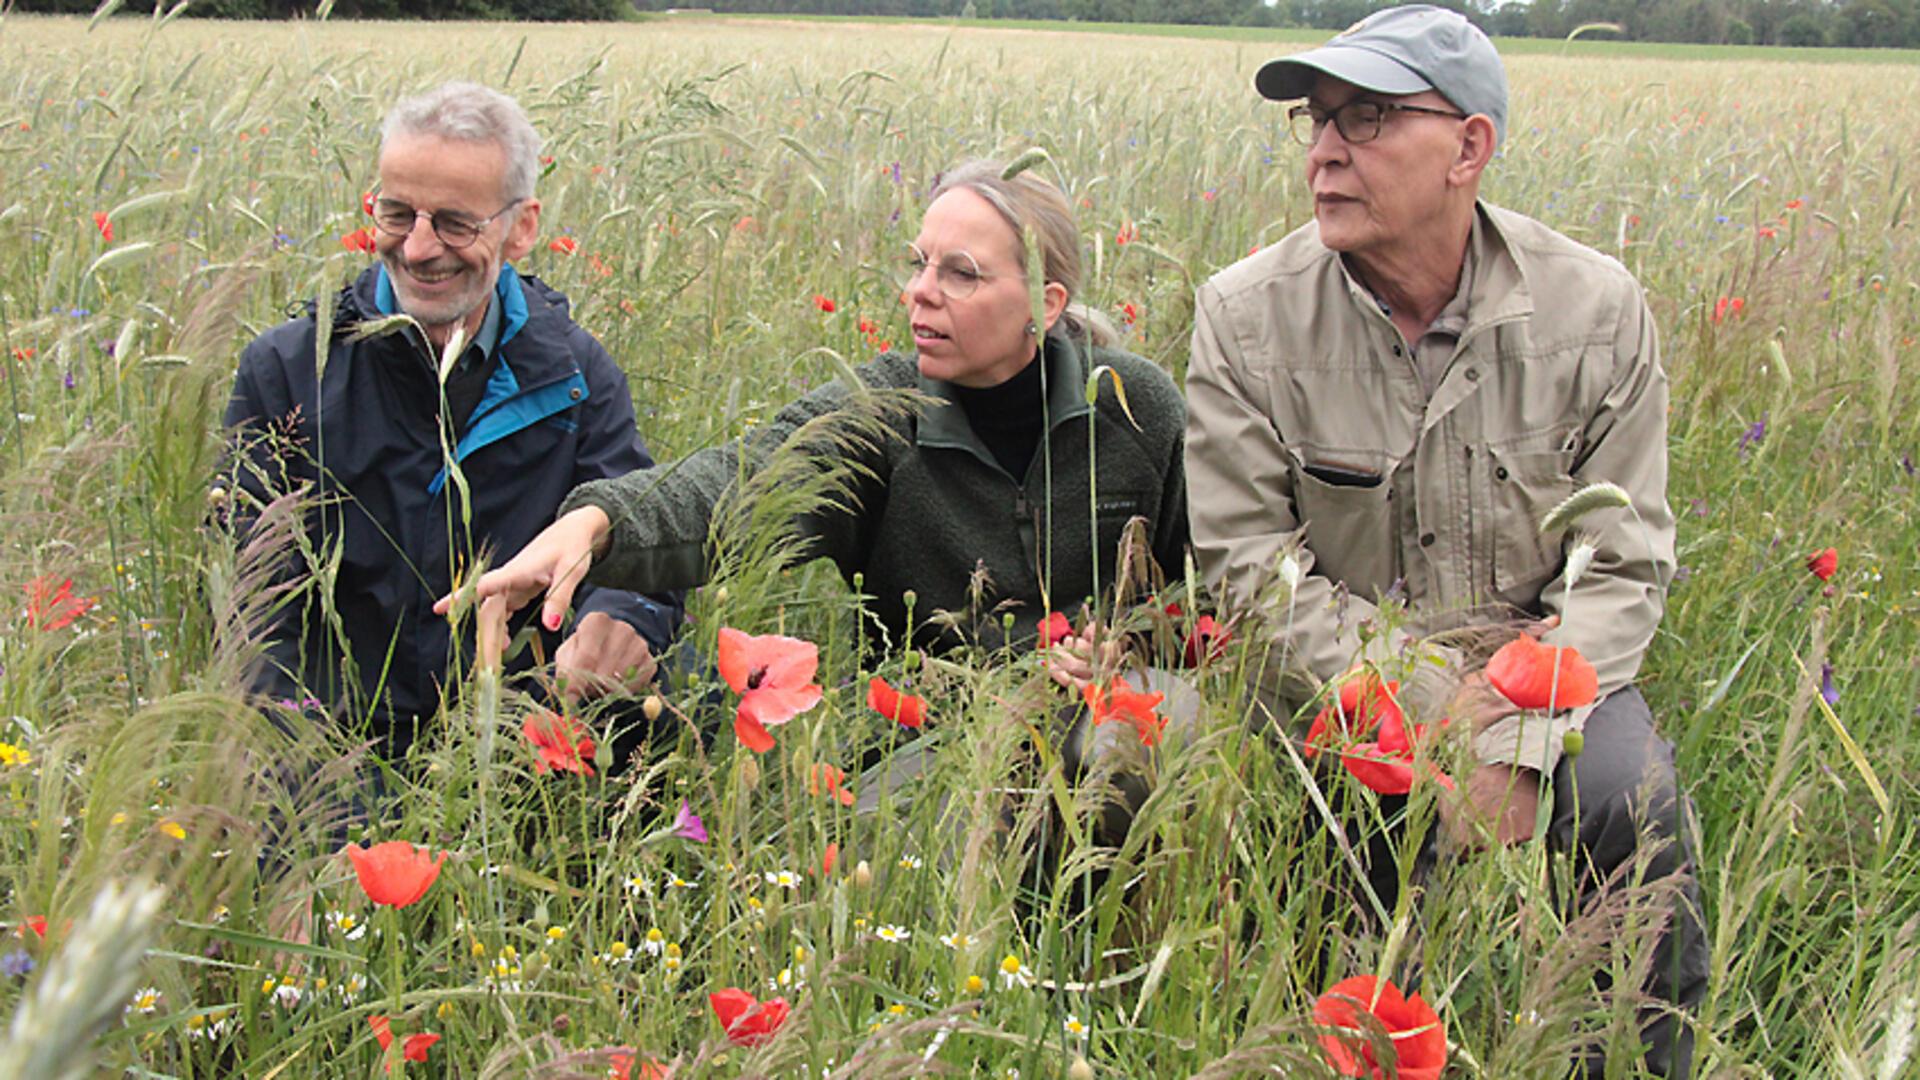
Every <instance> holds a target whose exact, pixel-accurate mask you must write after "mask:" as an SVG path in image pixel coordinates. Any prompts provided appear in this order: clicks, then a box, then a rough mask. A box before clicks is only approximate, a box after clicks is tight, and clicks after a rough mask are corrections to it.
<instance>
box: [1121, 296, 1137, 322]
mask: <svg viewBox="0 0 1920 1080" xmlns="http://www.w3.org/2000/svg"><path fill="white" fill-rule="evenodd" d="M1120 315H1121V317H1122V318H1124V319H1125V320H1126V323H1127V325H1128V326H1132V325H1133V324H1134V323H1136V322H1138V321H1139V320H1140V309H1139V308H1137V307H1134V306H1133V301H1131V300H1129V301H1127V302H1126V303H1124V304H1121V305H1120Z"/></svg>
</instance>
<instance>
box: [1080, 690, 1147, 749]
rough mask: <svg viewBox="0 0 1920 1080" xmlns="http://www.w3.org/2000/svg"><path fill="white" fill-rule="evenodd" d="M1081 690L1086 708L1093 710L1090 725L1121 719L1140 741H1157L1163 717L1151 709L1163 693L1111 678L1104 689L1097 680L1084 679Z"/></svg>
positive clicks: (1142, 743) (1142, 742)
mask: <svg viewBox="0 0 1920 1080" xmlns="http://www.w3.org/2000/svg"><path fill="white" fill-rule="evenodd" d="M1081 694H1082V696H1084V697H1085V698H1086V699H1087V708H1089V709H1091V710H1093V726H1094V727H1099V726H1100V725H1101V724H1104V723H1107V722H1108V721H1112V720H1121V721H1125V722H1126V723H1129V724H1132V725H1133V729H1134V731H1135V732H1137V733H1138V734H1139V736H1140V743H1141V745H1143V746H1153V745H1154V744H1156V743H1158V742H1159V741H1160V733H1161V732H1162V731H1163V730H1165V729H1166V726H1167V721H1166V720H1165V718H1163V717H1162V716H1161V715H1160V714H1159V713H1157V712H1155V711H1154V706H1156V705H1158V704H1160V702H1161V701H1162V700H1163V699H1165V698H1166V695H1165V694H1147V693H1142V692H1141V691H1138V690H1135V689H1134V688H1133V687H1131V686H1128V685H1127V684H1126V683H1124V682H1115V683H1114V684H1113V685H1112V686H1110V687H1107V688H1105V689H1102V688H1101V686H1100V685H1099V684H1098V683H1088V684H1087V685H1086V687H1085V688H1084V689H1082V690H1081Z"/></svg>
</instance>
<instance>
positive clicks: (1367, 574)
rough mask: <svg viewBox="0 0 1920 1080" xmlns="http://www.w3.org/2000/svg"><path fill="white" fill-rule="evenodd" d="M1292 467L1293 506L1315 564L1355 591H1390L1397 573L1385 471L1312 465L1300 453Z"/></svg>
mask: <svg viewBox="0 0 1920 1080" xmlns="http://www.w3.org/2000/svg"><path fill="white" fill-rule="evenodd" d="M1292 471H1293V501H1294V510H1295V511H1296V513H1297V516H1298V517H1299V519H1300V520H1301V522H1303V523H1304V524H1305V526H1306V530H1307V548H1308V550H1310V551H1312V552H1313V565H1314V569H1315V570H1316V571H1317V572H1319V573H1320V574H1321V575H1322V576H1324V577H1326V578H1328V579H1329V580H1332V581H1338V582H1343V583H1345V585H1346V587H1347V591H1348V592H1350V593H1352V594H1354V595H1355V596H1361V597H1367V598H1371V597H1373V596H1375V595H1377V594H1379V593H1383V592H1385V591H1387V589H1388V588H1390V587H1391V586H1392V585H1393V582H1394V579H1395V578H1396V577H1398V576H1399V573H1398V568H1397V567H1396V566H1395V561H1396V560H1395V558H1394V552H1395V550H1396V547H1397V542H1396V539H1395V535H1394V515H1393V499H1392V494H1393V485H1392V483H1391V481H1390V480H1389V479H1388V477H1387V475H1386V473H1385V472H1384V471H1382V472H1381V473H1379V474H1377V475H1368V474H1365V473H1360V472H1350V471H1348V470H1346V469H1341V468H1338V467H1331V466H1315V465H1309V464H1307V463H1305V462H1304V461H1302V460H1300V459H1299V458H1297V457H1296V458H1295V459H1294V461H1293V465H1292Z"/></svg>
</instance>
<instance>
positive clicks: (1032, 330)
mask: <svg viewBox="0 0 1920 1080" xmlns="http://www.w3.org/2000/svg"><path fill="white" fill-rule="evenodd" d="M1039 333H1040V328H1039V327H1038V326H1035V325H1034V324H1033V320H1032V319H1028V320H1027V336H1028V337H1034V336H1036V335H1037V334H1039Z"/></svg>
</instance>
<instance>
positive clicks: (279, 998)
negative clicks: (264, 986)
mask: <svg viewBox="0 0 1920 1080" xmlns="http://www.w3.org/2000/svg"><path fill="white" fill-rule="evenodd" d="M306 996H307V992H306V991H305V990H302V989H300V984H299V983H298V982H297V981H295V980H293V979H288V980H287V981H285V982H283V983H281V984H280V985H279V986H276V987H274V988H273V1002H274V1004H276V1005H278V1006H280V1007H281V1008H283V1009H291V1008H294V1007H295V1006H297V1005H299V1004H300V1000H301V999H302V998H304V997H306Z"/></svg>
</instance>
